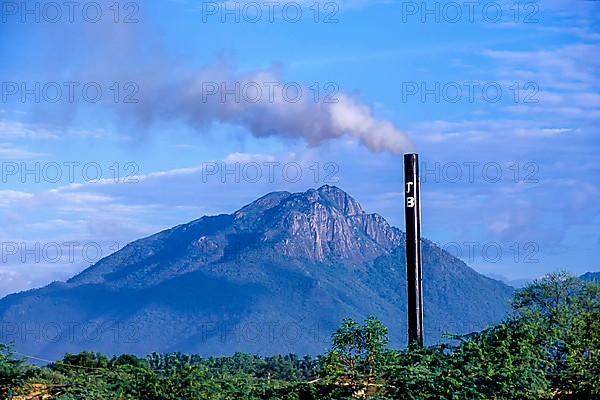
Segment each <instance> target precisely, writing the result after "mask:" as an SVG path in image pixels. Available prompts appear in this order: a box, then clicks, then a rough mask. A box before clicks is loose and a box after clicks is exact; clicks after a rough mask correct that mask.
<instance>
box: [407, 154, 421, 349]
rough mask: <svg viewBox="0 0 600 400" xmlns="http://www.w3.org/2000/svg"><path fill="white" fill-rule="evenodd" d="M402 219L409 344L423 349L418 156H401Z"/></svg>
mask: <svg viewBox="0 0 600 400" xmlns="http://www.w3.org/2000/svg"><path fill="white" fill-rule="evenodd" d="M404 186H405V187H404V198H405V202H404V215H405V217H406V278H407V281H408V282H407V283H408V344H409V345H410V344H417V345H419V346H423V291H422V264H421V184H420V180H419V155H418V154H405V155H404Z"/></svg>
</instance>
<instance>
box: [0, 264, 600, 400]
mask: <svg viewBox="0 0 600 400" xmlns="http://www.w3.org/2000/svg"><path fill="white" fill-rule="evenodd" d="M512 305H513V308H514V313H513V314H512V315H511V316H510V317H508V318H507V319H506V320H505V321H504V322H503V323H501V324H498V325H495V326H491V327H489V328H487V329H485V330H483V331H481V332H477V333H472V334H469V335H463V336H449V338H450V340H449V341H448V343H444V344H441V345H437V346H431V347H426V348H421V347H418V346H414V347H410V348H408V349H405V350H403V351H394V350H390V349H388V348H387V345H388V336H387V335H388V331H387V328H386V327H385V326H384V325H383V324H382V323H381V322H380V321H379V320H377V319H376V318H375V317H370V318H368V319H367V320H366V321H364V322H362V323H358V322H356V321H353V320H351V319H346V320H344V321H343V324H342V326H341V327H340V328H339V329H338V330H337V331H336V332H335V333H334V335H333V337H332V348H331V350H330V351H329V352H328V353H327V355H326V356H325V357H317V358H313V357H298V356H297V355H295V354H288V355H278V356H273V357H260V356H256V355H251V354H244V353H236V354H234V355H233V356H231V357H210V358H202V357H200V356H197V355H186V354H181V353H171V354H158V353H152V354H150V355H149V356H148V357H146V358H139V357H136V356H133V355H127V354H125V355H120V356H118V357H113V358H111V359H108V358H107V357H106V356H104V355H102V354H99V353H90V352H83V353H80V354H75V355H74V354H67V355H65V357H64V358H63V360H61V361H57V362H55V363H53V364H51V365H49V366H47V367H45V368H39V367H35V366H32V365H30V364H27V363H26V362H24V361H23V360H21V359H19V358H17V357H16V355H15V353H14V351H13V350H12V347H11V346H7V345H0V398H2V399H5V398H6V399H10V398H12V396H14V395H15V394H17V393H19V392H23V393H27V392H28V390H29V391H31V390H32V388H34V387H32V386H31V385H32V384H34V383H35V384H37V385H38V386H36V387H35V389H36V390H39V387H40V385H41V387H42V388H45V390H46V391H47V392H48V393H53V395H54V397H53V398H54V399H61V400H75V399H91V400H112V399H114V400H134V399H135V400H184V399H190V400H191V399H207V400H232V399H240V400H317V399H318V400H350V399H355V398H369V399H371V400H403V399H407V400H408V399H411V400H412V399H431V400H433V399H436V400H437V399H449V400H467V399H468V400H484V399H486V400H487V399H498V400H499V399H507V400H508V399H511V400H512V399H524V400H528V399H531V400H533V399H536V400H537V399H593V398H600V285H599V284H597V283H593V282H589V283H586V282H582V281H580V280H578V279H576V278H573V277H571V276H569V275H567V274H565V273H557V274H550V275H548V276H546V277H544V278H543V279H541V280H539V281H535V282H533V283H532V284H530V285H529V286H527V287H525V288H524V289H522V290H520V291H519V292H517V293H516V294H515V297H514V299H513V302H512Z"/></svg>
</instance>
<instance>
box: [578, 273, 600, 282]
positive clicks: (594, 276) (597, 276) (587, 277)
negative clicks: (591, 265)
mask: <svg viewBox="0 0 600 400" xmlns="http://www.w3.org/2000/svg"><path fill="white" fill-rule="evenodd" d="M579 279H582V280H584V281H586V282H598V283H600V272H586V273H585V274H583V275H581V276H580V277H579Z"/></svg>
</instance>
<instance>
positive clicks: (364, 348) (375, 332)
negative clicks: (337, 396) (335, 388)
mask: <svg viewBox="0 0 600 400" xmlns="http://www.w3.org/2000/svg"><path fill="white" fill-rule="evenodd" d="M332 339H333V346H332V349H331V351H330V352H329V353H328V354H327V356H326V358H325V363H324V372H325V375H326V377H327V378H328V379H329V380H330V381H336V382H339V381H340V380H345V381H347V382H348V384H349V386H350V387H352V388H353V389H354V390H357V389H358V388H359V387H361V386H363V385H364V384H373V383H375V382H377V381H378V379H379V372H380V368H381V366H382V365H383V364H384V363H385V360H386V358H387V357H388V356H389V353H390V352H389V350H388V349H387V345H388V342H389V339H388V329H387V328H386V327H385V325H383V324H382V323H381V321H379V320H378V319H377V318H375V317H369V318H367V319H366V320H365V321H364V323H363V324H362V325H359V324H358V323H357V322H355V321H354V320H352V319H350V318H348V319H345V320H344V321H343V323H342V326H341V327H340V328H339V329H338V330H337V331H336V332H335V333H334V334H333V338H332Z"/></svg>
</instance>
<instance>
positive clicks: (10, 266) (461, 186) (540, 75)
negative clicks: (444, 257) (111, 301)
mask: <svg viewBox="0 0 600 400" xmlns="http://www.w3.org/2000/svg"><path fill="white" fill-rule="evenodd" d="M25 3H27V5H26V7H28V8H27V10H30V12H29V13H28V12H26V11H27V10H24V9H23V8H22V7H23V6H22V5H21V2H16V3H13V2H2V15H1V17H2V20H1V22H0V33H1V34H0V46H1V49H2V57H1V58H0V75H1V76H2V98H1V101H2V103H1V104H0V160H1V166H2V170H1V171H0V172H1V174H0V185H1V186H0V221H1V222H0V241H1V242H2V243H3V245H2V246H3V247H2V262H1V265H0V278H1V279H0V295H3V294H6V293H9V292H12V291H17V290H24V289H27V288H31V287H37V286H40V285H43V284H46V283H49V282H51V281H52V280H62V279H66V278H68V277H69V276H71V275H73V274H74V273H77V272H78V271H80V270H82V269H83V268H85V267H87V266H89V264H91V263H93V262H95V261H97V260H98V258H99V257H101V256H102V255H107V254H108V253H110V252H112V251H114V250H116V249H117V248H120V247H122V246H123V245H125V244H126V243H128V242H129V241H131V240H134V239H136V238H139V237H142V236H146V235H148V234H151V233H154V232H157V231H159V230H161V229H164V228H168V227H171V226H174V225H177V224H181V223H185V222H187V221H190V220H193V219H196V218H198V217H200V216H202V215H205V214H215V213H222V212H232V211H234V210H236V209H237V208H239V207H241V206H242V205H243V204H245V203H247V202H250V201H252V200H253V199H255V198H256V197H258V196H260V195H262V194H264V193H266V192H269V191H273V190H289V191H303V190H306V189H307V188H309V187H316V186H320V185H322V184H335V185H337V186H339V187H341V188H342V189H344V190H346V191H347V192H349V193H350V194H351V195H353V196H354V197H355V198H357V199H358V200H359V201H360V202H361V203H362V204H363V207H364V208H365V209H366V210H367V211H368V212H377V213H379V214H381V215H383V216H384V217H385V218H386V219H388V221H390V222H391V223H393V224H394V225H397V226H400V227H401V226H402V224H403V211H402V202H403V193H402V182H401V177H402V174H401V173H402V166H401V159H402V158H401V153H402V152H403V151H409V150H410V149H414V150H416V151H418V152H419V153H420V154H421V158H422V162H423V164H422V168H424V169H426V172H424V175H423V176H422V191H423V194H422V197H423V202H424V204H423V223H424V226H423V233H424V235H425V236H426V237H428V238H430V239H432V240H434V241H435V242H437V243H439V244H440V245H441V246H443V247H445V248H446V249H448V250H449V251H450V252H452V253H453V254H455V255H459V256H461V258H462V259H463V260H465V261H466V262H467V263H468V264H469V265H471V266H472V267H474V268H475V269H477V270H478V271H480V272H483V273H485V274H488V275H493V276H497V277H500V276H501V277H504V278H507V279H522V278H532V277H537V276H540V275H542V274H544V273H545V272H548V271H553V270H557V269H566V270H569V271H571V272H573V273H577V274H579V273H583V272H585V271H590V270H592V271H593V270H596V271H597V270H599V269H600V264H599V263H598V261H597V260H598V256H600V229H599V226H600V213H599V211H600V187H599V182H600V156H599V155H598V145H599V144H600V139H599V138H598V122H600V94H599V91H598V89H599V87H600V75H599V70H600V29H599V18H598V15H600V9H599V7H600V3H598V2H593V1H544V2H542V1H540V2H517V3H515V2H481V3H478V5H475V6H473V8H472V9H469V8H468V7H467V6H465V4H464V3H463V2H427V3H426V5H425V4H424V3H422V2H394V1H367V0H364V1H363V0H355V1H346V2H342V1H340V2H326V1H325V2H314V1H299V2H295V3H294V2H280V3H279V5H277V6H274V8H273V9H272V12H273V14H272V18H271V15H270V11H269V8H268V7H267V6H266V5H265V3H264V2H254V3H253V2H248V1H243V2H239V3H236V2H228V3H220V2H216V3H215V2H200V1H186V0H178V1H175V0H173V1H162V2H148V1H140V2H137V3H135V2H134V3H131V2H121V3H117V6H118V11H119V12H118V14H116V10H115V8H114V6H113V8H111V6H112V5H113V4H114V2H113V1H105V2H103V1H99V2H97V4H98V5H99V10H100V12H101V17H99V18H98V20H97V21H96V22H93V21H94V20H95V19H96V18H95V15H97V14H96V11H97V9H96V8H94V7H91V6H90V3H89V2H81V3H78V6H77V7H76V8H75V9H74V10H73V13H72V14H71V15H70V14H69V10H68V9H65V8H63V9H61V10H60V13H61V14H60V15H59V14H56V10H55V9H53V8H52V6H51V5H48V4H49V3H52V2H44V1H42V2H25ZM36 4H37V7H38V8H37V9H36ZM55 4H56V3H55ZM90 7H91V8H90ZM236 7H238V10H239V11H237V12H236V11H234V12H233V13H226V12H225V10H227V9H229V10H236ZM84 9H85V10H86V12H85V13H84V12H83V10H84ZM257 9H260V10H261V12H262V15H261V16H260V17H259V16H258V15H257V14H256V10H257ZM298 9H300V10H302V16H299V15H298V14H297V10H298ZM317 9H318V10H319V12H318V14H316V10H317ZM243 10H245V11H246V12H244V11H243ZM517 10H518V13H517ZM498 12H500V13H501V15H500V14H498ZM458 13H460V14H458ZM36 18H38V20H39V22H37V21H36ZM70 18H72V21H71V20H70ZM236 18H237V21H236ZM296 19H297V21H295V20H296ZM54 20H55V22H53V21H54ZM253 20H256V22H252V21H253ZM115 21H116V22H115ZM125 21H127V23H126V22H125ZM136 21H137V22H136ZM236 83H239V84H240V89H237V90H236V86H235V84H236ZM274 84H276V86H268V85H274ZM36 85H37V86H36ZM222 85H225V88H226V89H228V90H230V94H227V93H223V91H222V90H221V89H222V87H223V86H222ZM257 86H258V87H259V88H260V90H261V92H260V94H259V93H258V92H257V91H256V87H257ZM57 87H58V88H60V90H61V92H60V95H59V92H58V91H57V89H56V88H57ZM84 87H85V88H86V92H85V93H84V91H83V88H84ZM269 87H271V88H272V87H275V89H273V90H272V91H269V90H270V89H269ZM283 87H285V88H287V89H286V90H289V92H286V93H285V94H284V93H283V90H282V88H283ZM68 88H73V89H72V90H73V91H72V93H69V89H68ZM97 88H100V89H101V91H102V94H101V95H98V96H96V95H95V93H96V90H97ZM298 88H300V89H298ZM298 90H301V92H299V91H298ZM98 93H99V92H98ZM70 94H72V96H73V97H72V98H69V95H70ZM270 94H273V95H274V97H273V98H269V95H270ZM236 95H238V96H239V99H238V100H237V101H236V98H235V96H236ZM36 96H38V97H39V99H38V98H36ZM221 96H225V100H224V101H223V97H221ZM96 98H97V101H95V102H94V100H95V99H96ZM126 100H130V101H134V102H128V101H126ZM295 100H297V101H295ZM331 101H335V102H331ZM27 171H30V172H27ZM31 171H33V172H31ZM227 171H229V172H227ZM232 171H233V172H232ZM57 173H58V174H59V175H60V176H58V175H57ZM298 173H301V176H297V175H298ZM257 174H258V175H257Z"/></svg>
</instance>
